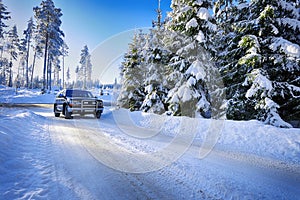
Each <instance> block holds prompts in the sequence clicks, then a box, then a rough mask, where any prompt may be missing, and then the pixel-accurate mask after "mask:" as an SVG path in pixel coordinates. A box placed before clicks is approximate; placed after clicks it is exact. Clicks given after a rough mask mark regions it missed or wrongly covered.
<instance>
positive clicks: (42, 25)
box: [33, 0, 64, 90]
mask: <svg viewBox="0 0 300 200" xmlns="http://www.w3.org/2000/svg"><path fill="white" fill-rule="evenodd" d="M33 10H34V14H35V15H34V17H35V18H36V22H37V32H38V34H37V36H38V37H37V38H36V39H37V44H38V45H39V46H40V48H41V49H44V68H43V90H46V89H47V88H48V83H47V81H46V72H47V78H48V77H49V76H50V77H49V78H50V83H51V62H52V60H53V59H54V57H56V56H60V55H61V52H60V50H61V46H62V45H63V39H62V37H64V33H63V31H62V30H61V29H60V26H61V24H62V22H61V20H60V18H61V17H62V12H61V9H60V8H55V5H54V3H53V1H52V0H43V1H42V2H41V4H40V7H34V8H33ZM50 86H51V85H50Z"/></svg>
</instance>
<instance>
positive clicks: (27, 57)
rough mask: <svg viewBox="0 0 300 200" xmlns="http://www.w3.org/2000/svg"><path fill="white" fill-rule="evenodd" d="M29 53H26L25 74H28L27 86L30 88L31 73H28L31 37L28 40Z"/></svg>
mask: <svg viewBox="0 0 300 200" xmlns="http://www.w3.org/2000/svg"><path fill="white" fill-rule="evenodd" d="M27 43H28V44H27V54H26V69H25V70H26V72H25V76H26V84H25V87H26V88H28V83H29V74H28V65H29V51H30V38H29V39H28V41H27Z"/></svg>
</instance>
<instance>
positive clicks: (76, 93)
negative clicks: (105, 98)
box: [66, 90, 93, 97]
mask: <svg viewBox="0 0 300 200" xmlns="http://www.w3.org/2000/svg"><path fill="white" fill-rule="evenodd" d="M66 96H67V97H93V95H92V93H90V92H88V91H84V90H67V91H66Z"/></svg>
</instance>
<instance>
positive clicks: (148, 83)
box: [141, 27, 170, 114]
mask: <svg viewBox="0 0 300 200" xmlns="http://www.w3.org/2000/svg"><path fill="white" fill-rule="evenodd" d="M164 33H165V30H164V28H163V27H158V28H157V29H151V30H150V34H147V35H146V45H145V47H144V51H145V52H146V54H145V60H144V65H145V66H146V68H145V70H147V71H148V72H147V73H146V77H145V80H144V85H145V93H146V96H145V99H144V101H143V104H142V106H141V109H142V110H143V111H145V112H152V113H157V114H163V113H165V112H166V110H167V107H168V106H167V105H166V103H165V100H166V97H167V92H168V88H166V87H165V86H166V85H167V83H166V81H165V74H166V71H165V70H166V67H165V66H166V65H167V63H168V62H169V58H170V56H169V55H170V53H169V52H168V51H166V50H165V49H164V44H163V43H162V42H163V37H164Z"/></svg>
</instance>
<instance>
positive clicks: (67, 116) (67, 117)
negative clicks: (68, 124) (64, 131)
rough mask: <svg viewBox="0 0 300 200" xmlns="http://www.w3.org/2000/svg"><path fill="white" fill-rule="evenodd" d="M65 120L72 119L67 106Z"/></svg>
mask: <svg viewBox="0 0 300 200" xmlns="http://www.w3.org/2000/svg"><path fill="white" fill-rule="evenodd" d="M65 118H66V119H72V116H71V113H70V112H69V111H68V106H67V105H66V106H65Z"/></svg>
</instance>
